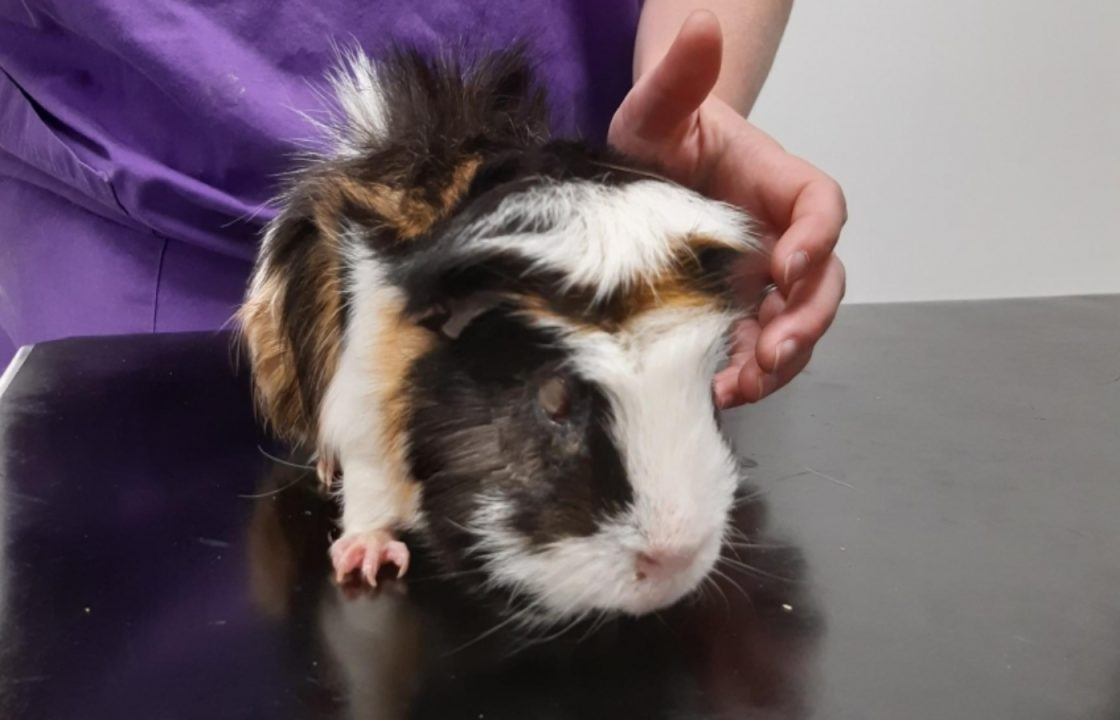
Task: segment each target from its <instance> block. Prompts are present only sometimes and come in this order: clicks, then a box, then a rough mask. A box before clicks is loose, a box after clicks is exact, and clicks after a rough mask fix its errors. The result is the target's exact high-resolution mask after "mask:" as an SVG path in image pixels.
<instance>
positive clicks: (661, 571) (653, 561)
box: [634, 545, 700, 580]
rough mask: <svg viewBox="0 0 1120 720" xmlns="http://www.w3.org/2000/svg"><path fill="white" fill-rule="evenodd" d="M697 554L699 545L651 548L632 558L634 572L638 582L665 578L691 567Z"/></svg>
mask: <svg viewBox="0 0 1120 720" xmlns="http://www.w3.org/2000/svg"><path fill="white" fill-rule="evenodd" d="M698 552H700V546H699V545H690V546H678V547H651V548H648V549H647V550H644V551H642V552H639V553H637V554H636V555H635V556H634V571H635V573H636V575H637V578H638V579H639V580H645V579H646V578H649V577H666V576H669V575H672V574H674V573H678V572H680V571H682V570H685V569H686V568H688V567H689V566H690V565H692V561H693V560H695V559H696V554H697V553H698Z"/></svg>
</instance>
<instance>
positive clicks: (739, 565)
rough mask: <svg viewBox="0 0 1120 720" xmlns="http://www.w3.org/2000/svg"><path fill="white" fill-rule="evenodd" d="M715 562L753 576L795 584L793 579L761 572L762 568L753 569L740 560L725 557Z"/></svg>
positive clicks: (764, 571) (752, 566)
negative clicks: (725, 564)
mask: <svg viewBox="0 0 1120 720" xmlns="http://www.w3.org/2000/svg"><path fill="white" fill-rule="evenodd" d="M716 562H717V564H718V563H720V562H725V563H727V564H728V565H730V566H731V567H733V568H736V569H739V570H743V571H745V572H750V573H754V574H756V575H759V576H761V577H765V578H770V579H772V580H780V581H782V582H787V583H792V582H795V581H794V580H793V578H788V577H785V576H783V575H776V574H774V573H772V572H767V571H766V570H763V569H762V568H759V567H755V566H754V565H751V564H750V563H745V562H743V561H741V560H735V559H733V558H729V557H727V556H726V555H723V556H721V557H720V558H719V560H717V561H716Z"/></svg>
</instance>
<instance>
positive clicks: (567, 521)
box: [240, 51, 759, 620]
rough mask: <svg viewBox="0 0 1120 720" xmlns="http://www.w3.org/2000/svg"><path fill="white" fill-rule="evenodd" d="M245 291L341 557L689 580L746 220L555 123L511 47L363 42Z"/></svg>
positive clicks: (625, 589) (705, 561) (716, 542)
mask: <svg viewBox="0 0 1120 720" xmlns="http://www.w3.org/2000/svg"><path fill="white" fill-rule="evenodd" d="M332 85H333V90H334V93H335V97H336V99H337V112H336V116H337V119H336V120H335V121H333V122H332V123H330V124H329V125H325V126H324V129H326V130H328V131H329V133H328V134H329V137H330V144H331V148H330V150H329V151H327V152H324V153H322V154H319V155H317V156H316V157H314V158H312V159H311V160H310V161H309V162H307V163H306V164H305V165H304V167H302V169H300V170H299V171H297V172H296V173H294V174H293V177H292V182H291V184H290V186H289V188H288V190H287V192H286V194H285V195H284V196H283V208H282V210H281V212H280V214H279V216H278V217H277V218H276V219H275V220H274V221H273V222H272V223H271V224H270V226H269V227H268V228H267V231H266V234H265V237H264V240H263V243H262V245H261V248H260V254H259V259H258V262H257V265H256V268H255V271H254V275H253V278H252V282H251V286H250V289H249V291H248V295H247V298H246V300H245V303H244V305H243V307H242V308H241V310H240V323H241V330H242V336H243V339H244V342H245V345H246V347H247V349H248V357H249V359H250V362H251V366H252V372H253V378H254V382H255V387H256V393H257V398H258V402H259V406H260V409H261V412H262V414H263V415H264V417H265V419H266V420H267V421H268V422H269V424H270V425H271V426H272V428H273V429H274V430H275V431H276V432H278V433H279V434H280V435H282V436H284V437H285V438H287V439H289V440H292V441H296V442H299V443H302V444H304V445H306V446H307V447H309V448H314V449H315V450H316V451H317V454H318V462H319V471H320V476H321V477H322V478H323V479H324V480H325V481H326V482H328V483H330V482H331V481H332V479H337V480H340V484H341V491H340V492H341V502H342V516H341V523H342V528H341V530H342V533H341V536H340V537H339V539H338V540H337V541H336V542H335V543H334V544H333V546H332V548H331V557H332V560H333V564H334V569H335V573H336V575H337V576H338V577H339V579H340V580H342V579H346V578H350V577H352V578H355V579H359V580H361V579H364V581H366V582H368V583H370V584H375V583H376V578H377V573H378V570H379V568H381V567H382V566H386V565H395V566H396V568H397V570H398V574H401V573H404V572H405V570H406V569H407V566H408V560H409V551H408V548H407V547H406V546H405V545H404V544H403V543H402V542H401V541H400V537H401V533H403V532H405V531H410V533H409V537H412V536H414V535H415V536H417V537H419V538H421V539H422V541H423V542H424V543H425V544H426V545H429V546H430V549H431V551H432V554H433V556H434V557H435V558H436V559H437V560H438V561H439V562H441V563H442V564H443V565H444V566H445V567H447V569H448V570H449V571H462V572H465V573H474V574H476V576H477V577H479V578H480V582H479V585H480V587H486V588H494V589H500V590H503V591H505V592H508V593H510V594H511V595H513V596H515V597H517V598H520V599H521V601H522V603H523V604H524V605H525V606H527V607H528V608H530V609H531V610H532V611H533V612H536V613H538V615H539V616H540V617H542V618H547V619H551V620H560V619H565V618H572V617H575V616H578V615H581V614H585V613H589V612H600V611H607V612H609V611H621V612H625V613H631V614H639V613H644V612H648V611H652V610H655V609H658V608H661V607H664V606H666V605H669V604H671V603H673V602H675V601H676V600H678V599H680V598H681V597H682V596H684V595H686V594H688V593H689V592H690V591H692V590H694V589H695V588H696V587H697V586H698V585H699V583H700V582H701V580H702V579H703V578H704V577H705V576H706V575H707V573H708V572H709V570H710V569H711V568H712V566H713V563H714V562H715V560H716V559H717V556H718V554H719V552H720V549H721V543H722V541H723V539H724V534H725V531H726V527H727V518H728V513H729V509H730V507H731V504H732V496H733V493H734V491H735V488H736V486H737V484H738V481H739V480H740V469H739V463H738V462H737V459H736V457H735V456H734V454H733V452H732V450H731V448H730V447H729V445H728V443H727V441H726V440H725V438H724V437H723V435H722V433H721V431H720V428H719V424H718V419H717V414H716V411H715V408H714V405H713V400H712V393H711V381H712V377H713V375H714V373H715V371H716V370H717V369H718V367H719V366H720V364H721V363H722V362H723V361H724V358H725V353H726V346H727V341H728V336H729V331H730V329H731V326H732V325H733V322H734V321H735V320H736V319H737V317H739V316H740V315H741V314H742V313H743V312H744V307H743V304H742V301H741V298H740V293H738V292H737V290H736V289H735V288H733V287H732V285H733V283H732V276H733V275H734V274H735V273H734V271H733V268H734V267H735V266H736V264H737V263H743V262H745V261H747V260H750V259H751V258H757V257H759V255H758V254H757V251H758V246H757V243H756V242H755V240H754V238H753V237H752V236H751V234H750V229H749V224H748V221H747V218H746V217H745V216H744V215H743V214H741V213H740V212H738V211H737V210H735V209H734V208H732V207H729V206H727V205H724V204H721V203H718V202H715V201H712V200H708V199H705V198H704V197H702V196H700V195H698V194H697V193H695V192H692V191H690V190H688V189H686V188H683V187H681V186H678V185H676V184H673V183H671V182H669V181H666V180H664V179H662V178H660V177H658V176H657V175H655V174H653V173H651V172H647V171H644V170H641V169H638V168H636V166H635V165H634V163H633V162H631V161H629V160H627V159H625V158H622V157H619V156H617V155H615V154H613V153H611V152H610V151H606V150H598V149H593V148H590V147H588V146H585V145H584V144H581V143H573V142H568V141H559V140H550V139H549V137H548V135H549V133H548V108H547V104H546V101H545V95H544V92H543V90H542V89H541V88H540V86H539V85H537V84H536V83H535V81H534V80H533V77H532V73H531V69H530V68H529V67H528V65H527V64H526V62H525V60H524V58H523V54H522V53H520V52H518V51H506V52H499V53H493V54H489V55H486V56H482V57H480V58H478V59H477V60H476V61H474V62H472V63H470V64H469V65H468V64H464V63H459V62H456V61H454V60H448V59H437V60H432V59H426V58H425V57H423V56H421V55H420V54H418V53H415V52H412V51H398V52H396V53H395V54H393V55H391V56H390V57H389V58H388V59H386V60H383V61H380V62H376V63H374V62H371V61H370V60H368V59H367V58H366V57H365V56H364V55H361V54H356V55H353V56H351V57H349V58H348V59H347V61H346V62H345V63H344V64H343V66H342V69H341V70H339V71H338V72H337V73H336V74H335V75H334V76H333V77H332Z"/></svg>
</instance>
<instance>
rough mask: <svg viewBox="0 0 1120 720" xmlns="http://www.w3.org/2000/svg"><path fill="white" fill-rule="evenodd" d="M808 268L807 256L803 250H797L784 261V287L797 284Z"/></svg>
mask: <svg viewBox="0 0 1120 720" xmlns="http://www.w3.org/2000/svg"><path fill="white" fill-rule="evenodd" d="M808 267H809V255H808V254H807V253H806V252H805V251H804V250H798V251H797V252H795V253H794V254H793V255H790V256H789V259H788V260H786V287H789V286H790V285H791V284H793V283H795V282H797V281H798V280H800V279H801V276H802V275H804V274H805V270H806V269H808Z"/></svg>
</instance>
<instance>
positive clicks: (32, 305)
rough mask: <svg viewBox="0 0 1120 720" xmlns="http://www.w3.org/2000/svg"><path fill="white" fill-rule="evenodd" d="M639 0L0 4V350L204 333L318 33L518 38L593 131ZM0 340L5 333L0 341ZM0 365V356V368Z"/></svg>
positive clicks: (304, 128) (435, 39)
mask: <svg viewBox="0 0 1120 720" xmlns="http://www.w3.org/2000/svg"><path fill="white" fill-rule="evenodd" d="M638 11H639V2H638V0H628V1H625V2H596V1H593V0H568V1H566V2H549V3H526V2H524V1H523V0H491V1H489V2H463V1H461V0H459V1H449V0H432V1H431V2H425V3H415V2H411V0H396V1H394V2H388V1H383V2H377V1H376V0H374V1H365V2H357V1H356V0H332V1H327V0H325V1H324V2H321V3H304V2H285V1H284V0H269V1H268V2H264V1H263V0H235V1H232V2H225V3H195V2H190V1H189V0H164V1H162V2H159V3H151V2H142V1H141V0H82V2H70V1H69V0H66V1H63V0H56V1H55V2H51V1H50V0H0V71H2V72H0V208H3V211H2V212H0V355H3V354H5V350H4V349H3V346H4V345H5V342H10V343H12V344H15V345H18V344H25V343H30V342H35V341H38V340H43V339H48V338H54V337H62V336H66V335H73V334H103V333H117V332H150V331H153V330H187V329H201V328H211V327H216V326H217V325H220V324H221V323H223V322H225V320H226V319H228V317H229V315H230V314H231V312H232V309H233V307H234V305H235V304H236V302H237V300H238V298H239V297H240V293H241V288H242V285H243V283H244V278H245V275H246V273H247V272H248V267H249V261H250V259H251V257H252V256H253V253H254V248H255V242H256V238H257V235H258V233H259V231H260V227H261V225H262V224H263V223H264V222H265V221H266V220H267V219H268V218H269V217H270V216H271V214H272V212H273V210H272V209H271V208H270V207H269V205H268V199H269V198H270V197H271V195H272V194H273V193H274V191H275V187H276V179H277V176H278V174H279V173H281V172H282V171H283V170H284V169H285V168H286V167H287V165H288V163H289V161H290V158H291V156H292V154H293V153H294V152H296V151H297V150H298V149H299V147H300V145H301V143H307V142H312V141H313V139H314V138H313V129H312V127H311V126H310V124H309V123H308V122H307V121H306V119H305V118H304V117H303V115H302V114H301V113H314V112H316V111H317V109H318V108H320V107H321V101H320V100H319V98H318V97H317V95H316V90H315V87H314V85H315V84H316V83H318V82H320V78H321V77H322V75H323V72H324V71H325V69H326V68H328V67H329V66H330V64H331V63H332V61H333V49H332V44H333V45H348V44H359V45H361V46H363V47H365V48H366V49H367V50H368V51H370V52H372V53H373V54H374V55H376V54H377V52H378V51H379V49H383V48H384V47H386V45H388V44H389V43H391V42H405V43H410V44H414V45H417V46H419V47H421V48H429V49H432V48H442V47H446V46H449V45H451V44H455V43H459V42H462V41H464V39H469V40H470V41H471V42H472V44H476V45H482V46H489V47H496V46H502V45H505V44H509V43H511V42H513V41H515V40H525V41H527V42H528V43H529V46H530V49H531V52H532V53H533V55H534V59H535V60H536V61H537V63H538V65H539V67H540V69H541V72H542V75H543V77H544V79H545V80H546V82H547V84H548V86H549V89H550V93H551V95H552V99H553V105H554V108H555V112H554V117H553V124H554V126H555V129H556V131H557V132H558V133H560V134H582V135H584V136H585V137H590V138H592V139H602V138H603V137H604V135H605V132H606V127H607V124H608V123H609V120H610V114H611V112H612V111H613V109H614V107H615V106H616V105H617V103H618V102H619V101H620V100H621V98H622V95H623V94H624V93H625V92H626V90H627V89H628V87H629V83H630V68H631V57H632V54H633V42H634V33H635V30H636V26H637V18H638ZM5 336H6V338H7V341H5ZM4 360H6V358H3V357H0V362H3V361H4Z"/></svg>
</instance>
